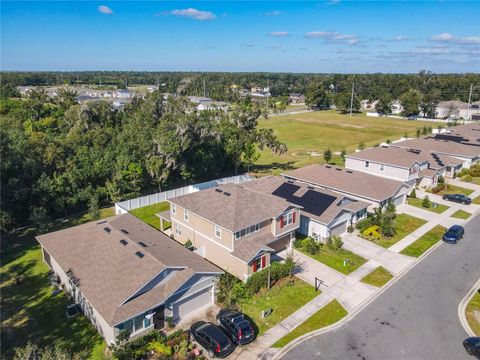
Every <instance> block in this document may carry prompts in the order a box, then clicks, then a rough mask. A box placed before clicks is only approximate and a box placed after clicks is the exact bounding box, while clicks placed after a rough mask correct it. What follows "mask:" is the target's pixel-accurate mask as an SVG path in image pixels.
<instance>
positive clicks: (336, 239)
mask: <svg viewBox="0 0 480 360" xmlns="http://www.w3.org/2000/svg"><path fill="white" fill-rule="evenodd" d="M327 246H328V247H329V248H330V249H332V250H335V251H336V250H338V249H340V248H341V247H342V246H343V241H342V238H341V236H338V235H334V236H330V237H329V238H328V239H327Z"/></svg>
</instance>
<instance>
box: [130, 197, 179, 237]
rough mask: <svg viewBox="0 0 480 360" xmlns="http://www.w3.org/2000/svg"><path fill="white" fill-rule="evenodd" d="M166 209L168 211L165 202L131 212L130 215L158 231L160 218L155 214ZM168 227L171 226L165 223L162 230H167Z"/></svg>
mask: <svg viewBox="0 0 480 360" xmlns="http://www.w3.org/2000/svg"><path fill="white" fill-rule="evenodd" d="M168 209H170V204H169V203H168V202H167V201H164V202H161V203H158V204H153V205H149V206H144V207H141V208H138V209H135V210H131V211H130V213H131V214H132V215H135V216H136V217H138V218H139V219H141V220H143V221H144V222H146V223H147V224H150V225H152V226H153V227H154V228H155V229H158V230H160V218H159V217H158V216H157V215H156V214H158V213H159V212H162V211H165V210H168ZM170 225H171V224H170V223H169V222H167V221H166V222H165V227H164V229H165V230H166V229H168V228H169V227H170Z"/></svg>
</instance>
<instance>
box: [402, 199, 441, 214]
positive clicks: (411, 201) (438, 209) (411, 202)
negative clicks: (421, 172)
mask: <svg viewBox="0 0 480 360" xmlns="http://www.w3.org/2000/svg"><path fill="white" fill-rule="evenodd" d="M422 202H423V199H421V198H408V200H407V203H408V205H412V206H416V207H418V208H420V209H423V210H428V211H431V212H434V213H437V214H441V213H443V212H444V211H445V210H447V209H448V206H446V205H443V204H436V206H435V207H434V206H433V202H432V201H430V207H429V208H426V207H423V206H422Z"/></svg>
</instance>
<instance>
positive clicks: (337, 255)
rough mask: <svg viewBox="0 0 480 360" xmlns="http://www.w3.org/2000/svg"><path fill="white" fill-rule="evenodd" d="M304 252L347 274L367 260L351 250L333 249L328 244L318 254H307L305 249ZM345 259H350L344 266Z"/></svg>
mask: <svg viewBox="0 0 480 360" xmlns="http://www.w3.org/2000/svg"><path fill="white" fill-rule="evenodd" d="M299 250H301V249H299ZM302 252H303V253H304V254H305V255H308V256H310V257H311V258H313V259H315V260H317V261H319V262H321V263H322V264H325V265H327V266H330V267H331V268H333V269H335V270H337V271H339V272H341V273H342V274H345V275H348V274H350V273H352V272H354V271H355V270H357V269H358V268H359V267H360V266H362V265H363V264H365V263H366V262H367V260H366V259H364V258H363V257H361V256H360V255H357V254H355V253H353V252H351V251H348V250H345V249H338V250H332V249H330V248H329V247H328V246H327V245H323V246H322V247H321V249H320V251H319V252H318V254H315V255H310V254H307V253H306V252H304V251H302ZM345 260H348V263H347V264H346V265H345V266H344V262H345Z"/></svg>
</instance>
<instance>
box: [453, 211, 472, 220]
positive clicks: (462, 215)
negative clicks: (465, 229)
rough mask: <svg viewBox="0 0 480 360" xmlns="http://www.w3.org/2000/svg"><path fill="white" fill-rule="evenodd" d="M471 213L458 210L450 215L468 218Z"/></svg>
mask: <svg viewBox="0 0 480 360" xmlns="http://www.w3.org/2000/svg"><path fill="white" fill-rule="evenodd" d="M471 215H472V214H470V213H469V212H466V211H464V210H458V211H456V212H455V213H454V214H453V215H452V217H453V218H457V219H468V218H469V217H470V216H471Z"/></svg>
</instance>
